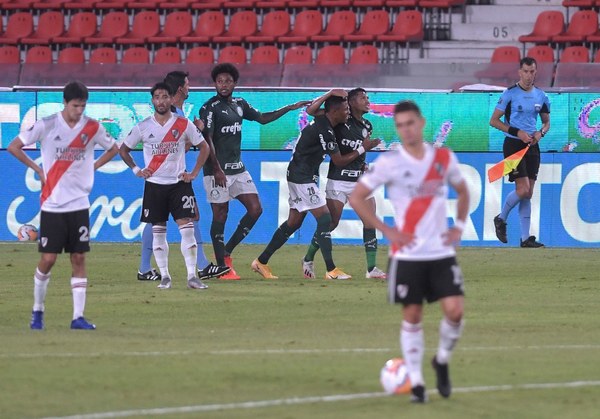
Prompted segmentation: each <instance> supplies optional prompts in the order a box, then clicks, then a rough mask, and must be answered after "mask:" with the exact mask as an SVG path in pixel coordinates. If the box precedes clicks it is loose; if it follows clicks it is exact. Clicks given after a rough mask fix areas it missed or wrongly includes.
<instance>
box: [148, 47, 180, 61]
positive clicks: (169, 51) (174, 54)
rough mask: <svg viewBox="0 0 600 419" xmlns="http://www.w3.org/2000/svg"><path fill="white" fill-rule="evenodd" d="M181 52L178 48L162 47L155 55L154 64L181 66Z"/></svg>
mask: <svg viewBox="0 0 600 419" xmlns="http://www.w3.org/2000/svg"><path fill="white" fill-rule="evenodd" d="M180 63H181V51H180V50H179V48H177V47H162V48H159V49H157V50H156V53H155V54H154V64H180Z"/></svg>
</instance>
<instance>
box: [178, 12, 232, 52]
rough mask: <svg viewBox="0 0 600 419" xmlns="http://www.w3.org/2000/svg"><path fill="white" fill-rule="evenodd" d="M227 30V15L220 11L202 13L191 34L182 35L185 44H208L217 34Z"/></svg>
mask: <svg viewBox="0 0 600 419" xmlns="http://www.w3.org/2000/svg"><path fill="white" fill-rule="evenodd" d="M223 32H225V15H224V14H223V13H222V12H220V11H218V12H217V11H207V12H204V13H202V14H201V15H200V16H199V17H198V20H197V21H196V29H195V30H194V31H193V32H192V33H191V34H190V35H189V36H182V37H181V42H183V43H185V44H208V43H210V42H212V40H213V38H214V37H215V36H219V35H221V34H222V33H223Z"/></svg>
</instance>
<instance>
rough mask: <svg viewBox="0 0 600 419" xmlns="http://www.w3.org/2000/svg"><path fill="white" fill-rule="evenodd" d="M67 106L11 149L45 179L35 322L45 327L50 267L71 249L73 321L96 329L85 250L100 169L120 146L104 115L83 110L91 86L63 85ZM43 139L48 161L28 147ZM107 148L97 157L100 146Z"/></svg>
mask: <svg viewBox="0 0 600 419" xmlns="http://www.w3.org/2000/svg"><path fill="white" fill-rule="evenodd" d="M63 99H64V109H63V110H62V111H61V112H58V113H55V114H53V115H51V116H48V117H46V118H42V119H40V120H39V121H37V122H36V123H35V124H33V126H31V127H30V128H29V129H27V130H26V131H23V132H21V133H20V134H19V135H18V137H17V138H15V139H14V140H13V141H12V142H11V143H10V145H9V146H8V151H9V152H10V153H11V154H12V155H14V156H15V157H16V158H17V159H19V161H21V162H22V163H24V164H25V165H26V166H28V167H30V168H31V169H33V170H34V171H35V172H36V173H37V175H38V176H39V178H40V180H41V182H42V194H41V200H40V201H41V214H40V242H39V246H38V249H39V251H40V253H41V258H40V261H39V263H38V265H37V269H36V271H35V275H34V277H33V283H34V285H33V313H32V316H31V323H30V327H31V328H32V329H43V328H44V301H45V299H46V291H47V289H48V283H49V282H50V271H51V269H52V267H53V266H54V264H55V263H56V258H57V256H58V254H59V253H62V251H63V249H64V251H65V252H68V253H70V254H71V267H72V275H71V290H72V294H73V321H72V322H71V329H85V330H93V329H95V328H96V326H95V325H94V324H91V323H89V322H88V321H87V320H86V319H85V317H83V312H84V309H85V297H86V289H87V272H86V267H85V253H86V252H89V251H90V231H89V229H90V215H89V208H90V201H89V198H88V196H89V194H90V191H91V190H92V185H93V184H94V170H96V169H98V168H99V167H102V166H103V165H104V164H106V163H107V162H109V161H110V160H111V159H112V158H113V157H114V156H115V155H116V154H117V153H118V151H119V149H118V147H117V145H116V143H115V140H114V139H113V138H112V137H110V135H108V134H107V132H106V130H105V129H104V127H103V126H102V124H100V123H99V122H98V121H96V120H94V119H92V118H88V117H87V116H85V115H83V112H84V111H85V106H86V103H87V100H88V89H87V87H85V86H84V85H83V84H82V83H80V82H71V83H68V84H67V85H66V86H65V87H64V89H63ZM36 142H39V143H40V150H41V154H42V167H40V166H38V165H37V164H35V162H34V161H33V160H31V159H30V158H29V156H27V154H25V152H24V151H23V147H24V146H28V145H32V144H35V143H36ZM95 145H99V146H101V147H102V148H104V149H105V150H106V152H105V153H103V154H102V155H101V156H100V157H99V158H98V160H96V161H94V146H95Z"/></svg>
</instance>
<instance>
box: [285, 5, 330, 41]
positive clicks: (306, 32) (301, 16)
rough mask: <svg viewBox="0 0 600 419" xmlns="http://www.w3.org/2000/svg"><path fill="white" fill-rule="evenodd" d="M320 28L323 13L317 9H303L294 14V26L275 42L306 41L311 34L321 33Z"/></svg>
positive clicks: (321, 27) (321, 26)
mask: <svg viewBox="0 0 600 419" xmlns="http://www.w3.org/2000/svg"><path fill="white" fill-rule="evenodd" d="M291 3H293V2H291ZM291 3H290V4H291ZM322 29H323V15H322V14H321V12H319V11H318V10H304V11H302V12H300V13H298V14H297V15H296V21H295V23H294V28H293V29H292V30H291V31H290V32H288V33H287V34H285V35H284V36H280V37H279V38H277V42H281V43H283V44H292V43H294V44H302V43H306V42H308V41H309V39H310V37H311V36H314V35H318V34H319V33H321V30H322Z"/></svg>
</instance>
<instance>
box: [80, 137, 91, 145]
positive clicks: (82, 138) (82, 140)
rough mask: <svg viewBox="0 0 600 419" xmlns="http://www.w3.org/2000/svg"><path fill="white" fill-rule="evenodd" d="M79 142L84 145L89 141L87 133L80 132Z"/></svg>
mask: <svg viewBox="0 0 600 419" xmlns="http://www.w3.org/2000/svg"><path fill="white" fill-rule="evenodd" d="M81 142H82V143H83V145H84V146H86V145H87V143H89V142H90V137H89V136H88V135H87V134H81Z"/></svg>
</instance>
